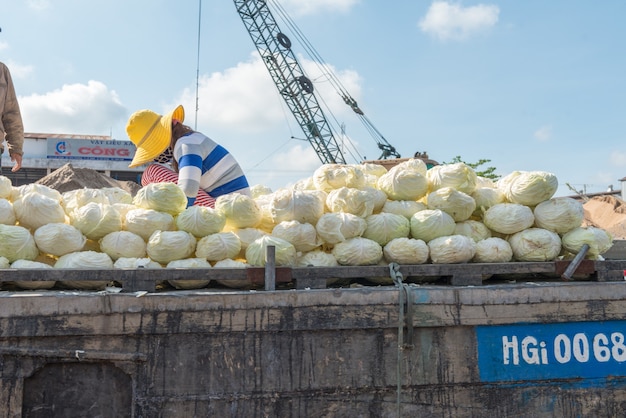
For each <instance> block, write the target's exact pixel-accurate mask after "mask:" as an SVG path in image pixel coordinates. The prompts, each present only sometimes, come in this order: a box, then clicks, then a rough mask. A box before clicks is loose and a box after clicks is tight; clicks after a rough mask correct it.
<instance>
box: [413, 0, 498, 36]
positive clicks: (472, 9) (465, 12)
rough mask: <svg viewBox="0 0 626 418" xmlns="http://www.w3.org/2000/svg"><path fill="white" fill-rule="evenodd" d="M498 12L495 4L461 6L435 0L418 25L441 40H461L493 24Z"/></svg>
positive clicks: (496, 20) (496, 19) (495, 21)
mask: <svg viewBox="0 0 626 418" xmlns="http://www.w3.org/2000/svg"><path fill="white" fill-rule="evenodd" d="M499 14H500V9H499V8H498V6H495V5H488V4H478V5H476V6H469V7H463V6H461V5H460V4H453V3H449V2H447V1H435V2H433V3H432V4H431V5H430V8H429V9H428V12H427V13H426V16H425V17H424V18H423V19H422V20H420V22H419V27H420V28H421V29H422V31H423V32H425V33H427V34H429V35H431V36H433V37H435V38H438V39H439V40H442V41H447V40H463V39H467V38H469V37H470V36H472V35H474V34H476V33H479V32H482V31H484V30H486V29H488V28H490V27H492V26H494V25H495V24H496V23H497V22H498V15H499Z"/></svg>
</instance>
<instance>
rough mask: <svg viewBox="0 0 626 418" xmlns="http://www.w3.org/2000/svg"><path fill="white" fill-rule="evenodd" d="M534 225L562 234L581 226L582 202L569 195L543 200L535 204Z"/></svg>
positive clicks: (582, 216)
mask: <svg viewBox="0 0 626 418" xmlns="http://www.w3.org/2000/svg"><path fill="white" fill-rule="evenodd" d="M533 213H534V215H535V225H536V226H538V227H539V228H544V229H548V230H550V231H554V232H556V233H557V234H564V233H566V232H568V231H571V230H572V229H574V228H578V227H579V226H581V224H582V222H583V218H584V209H583V204H582V202H580V201H578V200H576V199H572V198H571V197H558V198H552V199H549V200H545V201H543V202H541V203H539V204H538V205H537V206H535V209H534V211H533Z"/></svg>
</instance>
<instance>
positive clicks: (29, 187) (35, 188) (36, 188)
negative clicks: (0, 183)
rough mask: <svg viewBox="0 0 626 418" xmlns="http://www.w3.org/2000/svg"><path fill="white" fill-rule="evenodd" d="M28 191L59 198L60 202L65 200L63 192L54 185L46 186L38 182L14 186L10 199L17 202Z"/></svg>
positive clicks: (55, 198)
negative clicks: (54, 187)
mask: <svg viewBox="0 0 626 418" xmlns="http://www.w3.org/2000/svg"><path fill="white" fill-rule="evenodd" d="M28 193H39V194H42V195H44V196H47V197H49V198H51V199H54V200H57V201H59V202H61V201H62V200H63V197H62V196H61V192H59V191H58V190H56V189H53V188H52V187H48V186H45V185H43V184H38V183H29V184H23V185H21V186H18V187H13V189H12V191H11V197H10V198H9V200H10V201H12V202H15V201H16V200H17V199H19V198H21V197H22V196H24V195H26V194H28Z"/></svg>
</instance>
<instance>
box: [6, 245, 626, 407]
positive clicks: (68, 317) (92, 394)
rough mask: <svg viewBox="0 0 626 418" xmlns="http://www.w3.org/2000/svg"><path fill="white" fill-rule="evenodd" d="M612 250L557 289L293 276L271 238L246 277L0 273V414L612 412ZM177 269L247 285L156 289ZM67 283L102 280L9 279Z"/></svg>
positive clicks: (420, 278) (371, 274)
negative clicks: (48, 285) (39, 284)
mask: <svg viewBox="0 0 626 418" xmlns="http://www.w3.org/2000/svg"><path fill="white" fill-rule="evenodd" d="M623 248H624V245H623V243H620V245H619V249H620V251H617V252H615V254H613V255H611V254H607V259H606V260H603V261H594V260H582V261H581V262H580V263H579V265H578V266H577V268H576V270H575V271H574V272H573V275H572V276H571V277H572V280H566V281H565V280H563V279H562V276H563V274H564V272H565V271H566V270H567V269H568V267H570V266H571V263H572V262H571V261H553V262H540V263H524V262H516V263H502V264H479V263H476V264H474V263H470V264H459V265H454V264H448V265H433V264H425V265H397V264H393V263H392V264H390V265H388V266H384V265H381V266H359V267H354V266H352V267H349V266H340V267H299V268H296V267H276V266H275V265H273V263H272V262H271V260H272V258H271V254H272V252H271V247H269V248H268V256H269V258H268V263H267V264H266V266H265V267H248V268H246V269H201V270H198V269H154V270H150V269H122V270H106V269H104V270H93V269H50V270H45V272H44V271H36V270H29V269H24V270H19V269H4V270H0V281H1V282H2V284H3V290H2V291H1V292H0V299H1V301H2V302H1V306H2V309H0V355H1V357H0V358H1V359H2V363H1V364H2V367H1V368H0V405H1V406H0V410H1V411H2V414H1V415H2V416H4V417H52V416H55V417H56V416H59V417H61V416H62V417H84V416H94V417H96V416H97V417H191V416H194V417H213V416H232V417H296V416H297V417H322V416H323V417H406V416H424V417H478V416H485V415H487V414H488V415H494V416H499V417H520V416H527V417H531V416H532V417H553V416H598V417H599V416H606V417H609V416H610V417H613V416H622V415H624V413H625V412H626V411H625V407H624V399H625V396H626V386H625V379H626V370H625V367H626V366H625V360H626V339H625V335H626V329H625V328H626V322H624V320H623V318H624V312H626V288H625V287H624V283H623V282H624V270H625V269H626V260H624V257H623V253H622V252H621V250H623ZM613 256H615V257H617V258H618V259H616V260H615V259H611V257H613ZM486 276H489V279H488V280H484V278H485V277H486ZM188 278H192V279H207V280H211V281H215V280H221V281H224V280H226V281H228V280H233V281H241V280H247V281H249V282H250V288H249V289H232V288H228V287H219V286H209V287H207V288H202V289H195V290H174V289H171V288H165V289H159V288H158V283H159V282H161V281H164V280H178V279H188ZM330 278H335V279H337V278H339V279H341V280H342V283H343V284H342V285H341V286H329V285H327V283H328V280H329V279H330ZM368 278H375V279H377V280H378V281H377V282H374V283H381V282H380V280H381V279H382V278H385V279H388V283H390V284H372V283H371V282H368V280H367V279H368ZM85 279H89V280H91V281H105V282H113V283H115V284H116V285H115V286H114V287H109V288H107V290H105V291H87V290H81V291H78V290H67V289H56V288H53V289H50V290H18V289H15V288H14V287H12V286H11V283H15V282H16V281H31V282H32V281H39V280H48V281H49V280H63V281H72V280H85ZM112 289H114V290H112Z"/></svg>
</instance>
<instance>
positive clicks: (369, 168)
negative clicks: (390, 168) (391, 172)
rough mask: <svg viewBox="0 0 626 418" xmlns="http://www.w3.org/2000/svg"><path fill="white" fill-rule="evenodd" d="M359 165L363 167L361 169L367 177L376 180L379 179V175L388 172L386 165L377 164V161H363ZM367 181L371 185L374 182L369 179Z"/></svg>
mask: <svg viewBox="0 0 626 418" xmlns="http://www.w3.org/2000/svg"><path fill="white" fill-rule="evenodd" d="M357 167H358V168H360V169H361V171H362V172H363V174H365V177H366V178H367V179H368V180H369V179H373V180H374V182H375V180H376V179H378V177H380V176H382V175H383V174H385V173H386V172H387V169H386V168H385V166H383V165H380V164H375V163H361V164H359V165H357ZM367 183H368V184H370V185H371V184H372V182H371V181H367ZM374 184H375V183H374Z"/></svg>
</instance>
